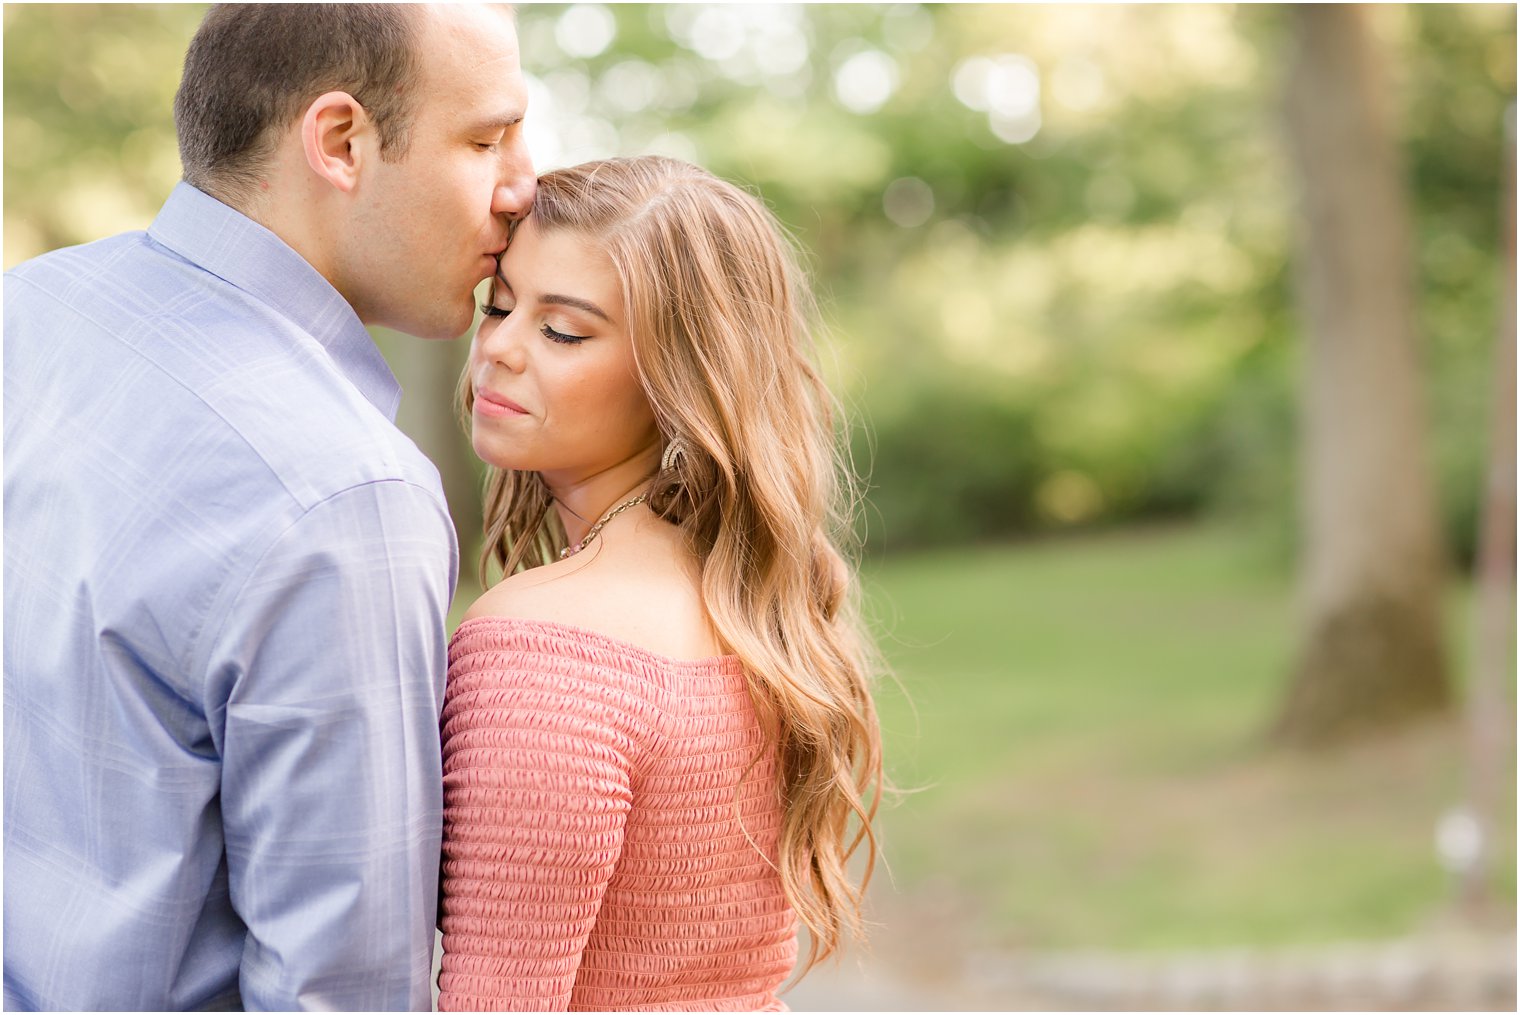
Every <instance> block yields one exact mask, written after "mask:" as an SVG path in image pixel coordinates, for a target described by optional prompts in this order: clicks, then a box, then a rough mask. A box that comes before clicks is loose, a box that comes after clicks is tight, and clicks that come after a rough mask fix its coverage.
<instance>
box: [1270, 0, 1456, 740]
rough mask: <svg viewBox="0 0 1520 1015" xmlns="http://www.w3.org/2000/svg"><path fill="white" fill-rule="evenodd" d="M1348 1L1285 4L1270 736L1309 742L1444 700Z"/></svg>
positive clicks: (1416, 371)
mask: <svg viewBox="0 0 1520 1015" xmlns="http://www.w3.org/2000/svg"><path fill="white" fill-rule="evenodd" d="M1367 16H1368V14H1367V11H1366V10H1364V9H1362V8H1359V7H1353V6H1343V5H1325V6H1294V7H1292V8H1291V9H1290V12H1289V17H1290V18H1291V19H1292V22H1293V25H1294V29H1295V31H1294V36H1295V40H1296V42H1297V50H1298V52H1297V59H1296V61H1295V66H1294V67H1293V68H1292V70H1291V77H1290V80H1289V84H1288V95H1287V120H1288V135H1289V141H1290V145H1289V147H1290V149H1291V152H1292V157H1293V163H1294V169H1295V171H1296V175H1297V178H1298V185H1299V191H1300V197H1301V204H1302V215H1301V221H1302V231H1301V240H1302V254H1301V258H1300V263H1299V274H1300V282H1301V285H1300V295H1301V299H1302V305H1303V312H1304V317H1305V322H1306V326H1307V327H1306V331H1307V334H1308V349H1307V356H1306V357H1305V360H1306V367H1307V378H1306V384H1305V389H1304V424H1303V425H1304V431H1303V434H1304V462H1305V474H1304V476H1303V501H1302V509H1303V522H1304V525H1305V529H1306V532H1305V537H1306V538H1305V549H1304V554H1305V557H1304V560H1303V567H1302V572H1301V590H1300V591H1301V596H1302V607H1303V610H1304V613H1303V618H1302V625H1303V627H1302V632H1301V637H1302V643H1301V648H1300V651H1299V655H1298V660H1297V663H1296V667H1295V672H1294V673H1293V675H1292V682H1291V685H1290V687H1289V693H1288V695H1287V698H1286V701H1285V702H1284V704H1283V707H1282V710H1281V712H1280V713H1279V715H1278V718H1277V722H1276V725H1275V729H1274V736H1275V737H1276V739H1278V740H1279V741H1281V742H1285V743H1291V744H1298V745H1323V744H1330V743H1334V742H1337V741H1341V740H1345V739H1348V738H1350V737H1352V736H1355V735H1356V734H1358V733H1360V732H1362V731H1364V730H1366V729H1369V728H1371V727H1375V726H1382V725H1387V724H1389V723H1393V722H1396V721H1398V720H1401V719H1404V718H1406V717H1409V716H1413V715H1416V714H1419V713H1426V712H1430V711H1433V710H1437V709H1441V708H1443V707H1444V706H1445V705H1446V704H1447V702H1448V699H1449V697H1450V694H1449V690H1448V687H1447V678H1446V667H1445V658H1444V656H1445V653H1444V647H1443V639H1442V633H1441V613H1440V611H1441V587H1442V579H1443V570H1444V565H1443V553H1442V551H1441V545H1440V536H1439V529H1438V526H1437V521H1436V507H1435V503H1436V500H1435V491H1434V487H1433V483H1432V478H1431V469H1430V464H1429V460H1428V456H1427V452H1426V447H1425V431H1426V409H1425V403H1424V398H1423V395H1422V392H1421V389H1420V373H1421V371H1420V366H1419V363H1418V359H1417V355H1416V334H1415V331H1416V314H1415V298H1414V264H1413V257H1412V244H1411V232H1410V223H1409V212H1408V206H1407V201H1406V198H1405V195H1404V192H1403V187H1402V180H1401V169H1400V164H1399V158H1398V154H1397V151H1396V147H1395V143H1394V139H1393V136H1392V130H1391V126H1390V121H1391V117H1390V115H1389V110H1388V100H1387V97H1388V95H1389V92H1390V88H1389V81H1388V77H1387V75H1386V74H1385V73H1384V69H1383V67H1382V66H1381V64H1380V63H1379V61H1378V54H1377V51H1376V48H1375V44H1374V40H1373V38H1372V36H1371V34H1370V32H1369V30H1368V26H1367V24H1366V18H1367Z"/></svg>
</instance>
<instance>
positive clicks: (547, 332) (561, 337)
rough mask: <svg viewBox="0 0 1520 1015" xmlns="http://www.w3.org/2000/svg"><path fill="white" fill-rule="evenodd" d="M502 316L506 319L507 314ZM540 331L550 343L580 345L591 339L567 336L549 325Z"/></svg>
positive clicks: (581, 336) (582, 336)
mask: <svg viewBox="0 0 1520 1015" xmlns="http://www.w3.org/2000/svg"><path fill="white" fill-rule="evenodd" d="M502 316H503V317H505V316H506V314H503V315H502ZM539 330H540V331H542V332H543V333H544V337H545V338H547V339H548V340H549V341H551V342H558V343H560V344H561V345H579V344H580V343H582V342H584V341H585V340H586V339H588V338H590V337H591V336H590V335H567V334H565V333H564V332H563V331H555V330H554V329H553V328H552V327H550V326H549V325H547V324H545V325H544V326H543V327H542V328H540V329H539Z"/></svg>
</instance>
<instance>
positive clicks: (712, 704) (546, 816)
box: [439, 617, 797, 1011]
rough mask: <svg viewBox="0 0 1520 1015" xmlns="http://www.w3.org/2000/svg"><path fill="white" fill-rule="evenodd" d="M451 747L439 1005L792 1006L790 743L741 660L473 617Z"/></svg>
mask: <svg viewBox="0 0 1520 1015" xmlns="http://www.w3.org/2000/svg"><path fill="white" fill-rule="evenodd" d="M443 754H444V846H443V917H442V921H441V926H442V930H443V952H444V954H443V971H442V974H441V976H440V978H439V987H440V989H441V991H442V995H441V997H440V999H439V1009H440V1010H442V1011H469V1010H475V1011H490V1010H515V1011H539V1010H566V1009H569V1010H592V1011H598V1010H599V1011H608V1010H629V1009H644V1010H701V1011H757V1010H768V1011H784V1010H786V1009H785V1006H784V1005H783V1004H781V1002H780V1001H779V1000H778V999H777V997H776V990H777V988H779V987H780V985H781V983H782V981H783V980H785V979H786V976H787V974H788V973H790V972H791V969H792V966H793V965H794V964H795V962H796V958H797V943H796V936H795V932H796V921H795V918H794V916H793V913H792V909H791V906H790V905H789V904H788V903H787V901H786V897H785V895H784V894H783V892H782V889H781V879H780V876H779V874H778V873H777V872H776V870H775V867H774V866H773V864H772V861H773V860H774V858H775V855H776V839H777V833H778V831H779V829H780V823H781V805H780V800H779V796H778V793H777V791H776V788H775V781H774V779H775V761H774V752H773V751H771V750H768V749H766V747H765V738H764V736H763V735H762V733H761V730H760V727H759V724H758V722H757V721H756V718H755V713H754V709H753V707H752V705H751V703H750V698H749V693H748V691H747V689H746V680H745V676H744V669H743V667H742V665H741V664H740V662H739V660H738V658H737V657H735V656H724V657H721V658H714V659H706V660H694V661H683V660H674V659H667V658H665V657H663V656H660V655H656V654H654V653H651V652H648V651H645V650H643V649H641V648H639V647H637V646H634V645H630V644H627V643H625V642H621V641H617V640H615V639H612V638H608V637H604V636H602V635H599V634H596V633H593V632H590V631H584V630H579V629H576V628H571V627H565V626H562V625H558V624H550V623H545V622H539V621H525V620H514V619H508V618H501V617H480V618H475V619H471V620H468V621H466V622H465V623H464V624H462V625H460V628H459V630H458V632H457V633H456V634H455V636H454V640H453V642H452V644H451V645H450V648H449V683H448V696H447V701H446V703H445V705H444V712H443ZM757 758H758V761H757ZM752 763H754V764H753V767H751V764H752ZM736 798H737V802H738V806H737V810H736V808H735V800H736Z"/></svg>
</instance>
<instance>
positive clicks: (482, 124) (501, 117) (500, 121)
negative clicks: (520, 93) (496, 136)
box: [470, 110, 526, 131]
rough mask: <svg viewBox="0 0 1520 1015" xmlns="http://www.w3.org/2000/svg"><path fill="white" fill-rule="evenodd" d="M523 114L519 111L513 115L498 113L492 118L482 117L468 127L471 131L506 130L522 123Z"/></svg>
mask: <svg viewBox="0 0 1520 1015" xmlns="http://www.w3.org/2000/svg"><path fill="white" fill-rule="evenodd" d="M524 115H526V114H524V113H523V112H522V111H521V110H519V111H517V112H514V113H499V114H496V115H493V116H484V117H481V118H480V119H479V120H477V121H475V122H474V123H472V124H471V125H470V130H472V131H490V130H506V129H507V128H508V127H515V126H517V125H518V124H519V123H522V122H523V116H524Z"/></svg>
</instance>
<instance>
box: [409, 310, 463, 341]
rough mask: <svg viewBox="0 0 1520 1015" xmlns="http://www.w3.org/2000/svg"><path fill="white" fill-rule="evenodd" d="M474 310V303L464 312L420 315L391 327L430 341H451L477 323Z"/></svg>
mask: <svg viewBox="0 0 1520 1015" xmlns="http://www.w3.org/2000/svg"><path fill="white" fill-rule="evenodd" d="M474 310H475V307H474V304H473V303H472V304H471V305H470V306H469V308H468V309H466V310H465V311H464V312H463V313H456V314H454V315H452V316H445V315H443V314H439V315H438V316H436V317H431V318H422V317H418V318H414V319H412V320H408V321H406V322H404V323H399V322H398V323H397V324H394V325H392V326H391V327H392V328H393V329H394V330H396V331H399V332H402V333H403V334H407V335H411V336H413V337H414V338H421V339H426V340H427V341H429V342H451V341H453V340H454V339H456V338H459V337H460V336H461V335H464V334H466V333H468V332H469V330H470V326H471V325H472V324H474V323H475V313H474Z"/></svg>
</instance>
